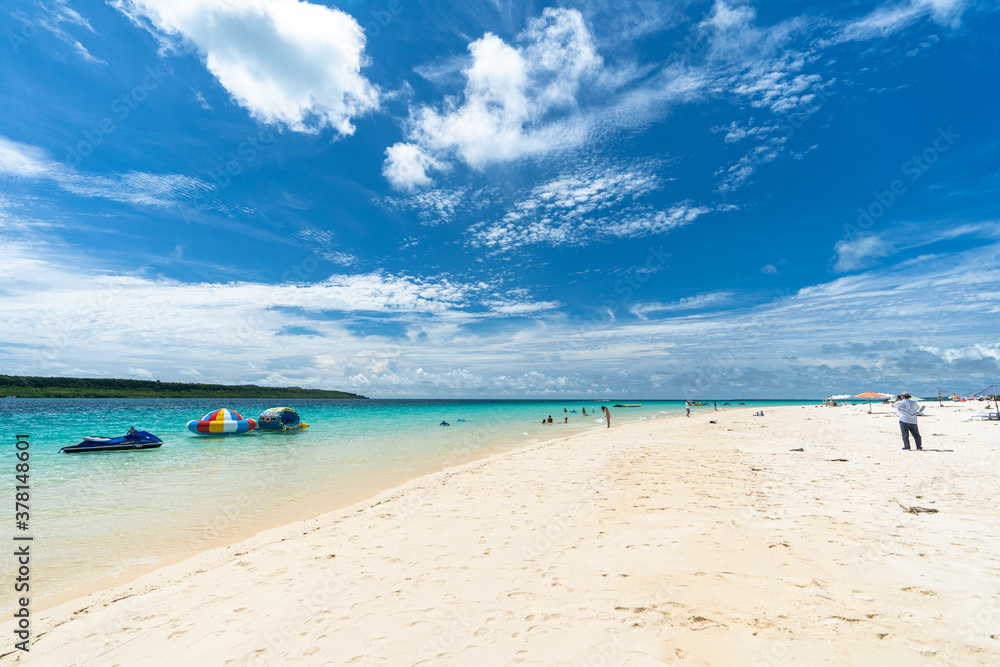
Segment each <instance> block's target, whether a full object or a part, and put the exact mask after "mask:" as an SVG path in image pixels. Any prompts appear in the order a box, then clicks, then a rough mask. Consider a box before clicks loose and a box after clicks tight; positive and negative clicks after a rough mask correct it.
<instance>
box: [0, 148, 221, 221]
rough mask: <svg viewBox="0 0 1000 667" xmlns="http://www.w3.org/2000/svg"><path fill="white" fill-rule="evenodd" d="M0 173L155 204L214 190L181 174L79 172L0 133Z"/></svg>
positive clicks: (98, 195)
mask: <svg viewBox="0 0 1000 667" xmlns="http://www.w3.org/2000/svg"><path fill="white" fill-rule="evenodd" d="M0 177H5V178H10V179H18V180H28V181H49V182H52V183H55V184H56V185H57V186H58V187H60V188H61V189H63V190H65V191H66V192H70V193H72V194H75V195H79V196H81V197H96V198H101V199H109V200H112V201H118V202H123V203H128V204H138V205H141V206H156V207H168V206H177V205H179V204H185V203H187V204H192V203H196V202H199V201H201V200H203V199H204V197H205V195H206V194H207V193H210V192H211V191H212V190H213V188H212V186H211V185H210V184H209V183H206V182H205V181H202V180H200V179H197V178H191V177H188V176H182V175H181V174H151V173H148V172H141V171H130V172H125V173H120V174H110V175H100V174H88V173H82V172H79V171H77V170H75V169H70V168H69V167H67V166H66V165H63V164H61V163H59V162H56V161H54V160H52V159H51V158H50V157H49V156H48V154H47V153H46V152H45V151H43V150H42V149H40V148H37V147H35V146H29V145H28V144H23V143H20V142H17V141H13V140H11V139H8V138H7V137H3V136H0Z"/></svg>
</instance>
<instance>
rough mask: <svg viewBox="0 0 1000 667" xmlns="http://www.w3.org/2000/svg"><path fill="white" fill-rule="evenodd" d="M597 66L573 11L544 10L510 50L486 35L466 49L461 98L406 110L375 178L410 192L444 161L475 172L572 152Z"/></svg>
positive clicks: (583, 27) (581, 131)
mask: <svg viewBox="0 0 1000 667" xmlns="http://www.w3.org/2000/svg"><path fill="white" fill-rule="evenodd" d="M602 66H603V60H602V58H601V56H600V55H598V53H597V51H596V47H595V46H594V40H593V37H592V35H591V33H590V31H589V30H588V28H587V26H586V24H585V23H584V20H583V17H582V15H581V14H580V12H579V11H577V10H575V9H561V8H548V9H546V10H545V11H544V12H543V14H542V16H541V17H539V18H537V19H534V20H533V21H531V22H530V23H529V24H528V26H527V28H526V29H525V30H524V32H522V33H521V34H520V35H519V36H518V38H517V40H516V42H515V43H514V44H513V45H511V44H507V43H506V42H504V41H503V40H502V39H500V38H499V37H497V36H496V35H494V34H492V33H486V34H485V35H484V36H483V37H481V38H480V39H478V40H476V41H474V42H472V43H471V44H470V45H469V60H468V65H467V67H466V68H465V69H464V71H463V73H464V75H465V79H466V83H465V89H464V91H463V93H462V95H460V96H456V97H450V98H448V99H446V100H445V103H444V104H443V106H442V108H441V109H435V108H432V107H429V106H423V107H419V108H417V109H414V110H411V116H410V119H409V121H408V124H407V137H408V141H407V142H401V143H398V144H396V145H394V146H392V147H390V149H389V150H388V151H387V152H386V163H385V168H384V171H383V173H384V174H385V176H386V178H387V179H388V180H389V182H390V183H392V185H393V186H394V187H397V188H400V189H413V188H417V187H422V186H426V185H428V184H429V183H430V181H431V177H430V176H429V175H428V172H429V171H430V170H433V169H440V168H442V164H444V163H446V162H447V161H449V160H452V159H458V160H461V161H462V162H464V163H465V164H467V165H469V166H471V167H473V168H476V169H480V168H482V167H484V166H485V165H487V164H489V163H492V162H503V161H509V160H513V159H516V158H519V157H522V156H525V155H534V154H540V153H546V152H549V151H552V150H559V149H562V148H567V147H571V146H577V145H579V144H580V143H581V142H583V141H584V140H585V139H586V136H587V132H586V127H587V123H586V122H585V121H584V120H583V119H582V118H580V117H579V116H578V114H576V113H575V111H576V109H577V106H578V96H579V95H580V91H581V87H582V86H584V85H586V84H587V83H588V82H590V83H592V82H595V81H596V80H597V79H598V75H599V74H600V72H601V68H602Z"/></svg>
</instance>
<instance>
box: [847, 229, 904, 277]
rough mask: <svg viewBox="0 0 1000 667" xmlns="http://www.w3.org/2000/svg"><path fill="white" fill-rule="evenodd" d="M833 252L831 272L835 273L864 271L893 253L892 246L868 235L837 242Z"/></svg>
mask: <svg viewBox="0 0 1000 667" xmlns="http://www.w3.org/2000/svg"><path fill="white" fill-rule="evenodd" d="M834 251H835V252H836V255H835V257H834V260H835V263H834V265H833V270H834V271H836V272H837V273H847V272H849V271H858V270H860V269H866V268H868V267H870V266H872V265H873V264H874V263H875V260H876V259H879V258H880V257H888V256H889V255H891V254H892V253H893V252H895V250H894V249H893V247H892V244H890V243H887V242H886V241H883V240H882V239H881V238H879V237H878V236H873V235H870V234H864V235H860V236H856V237H854V238H851V239H844V240H843V241H838V242H837V244H836V245H835V246H834Z"/></svg>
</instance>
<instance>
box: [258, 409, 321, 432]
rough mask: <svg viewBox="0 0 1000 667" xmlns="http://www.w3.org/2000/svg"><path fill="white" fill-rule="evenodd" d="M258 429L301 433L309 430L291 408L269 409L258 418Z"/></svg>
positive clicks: (307, 425)
mask: <svg viewBox="0 0 1000 667" xmlns="http://www.w3.org/2000/svg"><path fill="white" fill-rule="evenodd" d="M257 428H258V429H260V430H261V431H301V430H302V429H306V428H309V424H304V423H303V422H302V419H301V418H300V417H299V413H298V412H296V411H295V410H293V409H291V408H283V407H282V408H268V409H267V410H264V412H262V413H260V417H258V418H257Z"/></svg>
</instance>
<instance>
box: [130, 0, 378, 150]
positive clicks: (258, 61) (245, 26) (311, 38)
mask: <svg viewBox="0 0 1000 667" xmlns="http://www.w3.org/2000/svg"><path fill="white" fill-rule="evenodd" d="M113 4H114V6H115V7H116V8H117V9H119V10H120V11H122V12H123V13H125V14H126V15H128V16H129V17H130V18H132V19H133V20H134V21H135V22H136V23H139V24H140V25H147V27H149V28H150V30H151V31H152V32H153V33H154V34H156V35H157V36H159V37H160V38H161V39H163V40H164V41H166V42H171V41H173V42H174V43H177V42H179V43H181V44H190V45H193V46H194V48H196V49H197V51H198V53H199V54H200V55H201V56H202V57H203V58H204V60H205V65H206V66H207V67H208V69H209V71H210V72H211V73H212V74H213V75H214V76H215V77H216V78H217V79H218V80H219V83H220V84H222V86H223V87H224V88H225V89H226V90H227V91H229V94H230V95H232V97H233V99H235V100H236V101H237V102H238V103H239V104H240V105H241V106H243V107H244V108H246V109H247V110H248V111H249V112H250V114H251V115H252V116H253V117H254V118H256V119H258V120H260V121H262V122H265V123H276V124H282V125H284V126H286V127H288V128H289V129H292V130H295V131H298V132H316V131H318V130H320V129H322V128H324V127H327V126H329V127H332V128H334V129H335V130H337V131H338V132H339V133H340V134H343V135H349V134H352V133H353V132H354V125H353V123H352V121H353V120H354V119H355V118H356V117H358V116H360V115H361V114H364V113H365V112H367V111H370V110H372V109H374V108H376V107H377V106H378V97H379V95H378V91H377V89H376V88H375V87H374V86H373V85H372V84H371V83H370V82H369V81H368V80H367V79H366V78H365V77H364V76H362V74H361V68H362V66H363V65H364V64H365V55H364V49H365V34H364V31H363V30H362V28H361V26H360V25H358V23H357V21H355V20H354V18H352V17H351V16H350V15H348V14H345V13H344V12H342V11H340V10H339V9H335V8H331V7H325V6H322V5H316V4H311V3H308V2H300V1H299V0H239V1H238V2H232V1H231V0H114V1H113ZM147 22H148V23H147Z"/></svg>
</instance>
